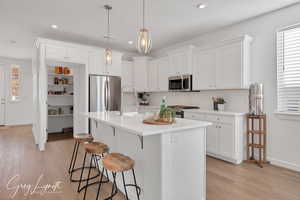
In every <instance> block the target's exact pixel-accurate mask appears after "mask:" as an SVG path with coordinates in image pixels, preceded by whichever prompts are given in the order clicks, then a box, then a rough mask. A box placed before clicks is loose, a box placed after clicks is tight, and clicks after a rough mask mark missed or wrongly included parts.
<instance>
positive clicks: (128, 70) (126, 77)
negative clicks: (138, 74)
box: [122, 61, 134, 92]
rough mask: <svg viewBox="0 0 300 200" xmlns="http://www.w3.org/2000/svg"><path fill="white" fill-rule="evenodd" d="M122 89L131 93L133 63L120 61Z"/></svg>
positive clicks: (132, 86)
mask: <svg viewBox="0 0 300 200" xmlns="http://www.w3.org/2000/svg"><path fill="white" fill-rule="evenodd" d="M122 88H123V91H125V92H132V91H133V88H134V85H133V63H132V62H129V61H122Z"/></svg>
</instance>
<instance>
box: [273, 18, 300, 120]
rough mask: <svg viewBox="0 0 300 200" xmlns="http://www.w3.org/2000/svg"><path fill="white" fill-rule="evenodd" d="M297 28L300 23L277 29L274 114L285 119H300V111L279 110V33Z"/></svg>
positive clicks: (299, 26)
mask: <svg viewBox="0 0 300 200" xmlns="http://www.w3.org/2000/svg"><path fill="white" fill-rule="evenodd" d="M295 28H299V29H300V23H297V24H294V25H291V26H286V27H283V28H280V29H278V30H277V31H276V37H275V38H276V39H275V42H276V86H277V87H276V97H277V104H276V111H275V112H274V114H276V115H277V116H278V118H280V119H284V120H300V111H299V112H290V111H279V80H278V77H279V74H278V73H279V69H278V68H279V63H278V57H279V55H278V35H279V33H280V32H283V31H287V30H291V29H295Z"/></svg>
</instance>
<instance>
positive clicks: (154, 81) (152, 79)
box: [148, 61, 158, 92]
mask: <svg viewBox="0 0 300 200" xmlns="http://www.w3.org/2000/svg"><path fill="white" fill-rule="evenodd" d="M157 75H158V71H157V62H156V61H151V62H150V63H149V67H148V91H150V92H154V91H157V90H158V89H157V88H158V77H157Z"/></svg>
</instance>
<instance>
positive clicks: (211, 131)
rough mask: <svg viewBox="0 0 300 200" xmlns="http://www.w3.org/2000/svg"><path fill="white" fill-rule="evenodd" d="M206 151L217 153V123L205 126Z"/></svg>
mask: <svg viewBox="0 0 300 200" xmlns="http://www.w3.org/2000/svg"><path fill="white" fill-rule="evenodd" d="M206 151H207V152H209V153H214V154H218V153H219V128H218V124H215V123H214V124H213V125H212V126H209V127H207V133H206Z"/></svg>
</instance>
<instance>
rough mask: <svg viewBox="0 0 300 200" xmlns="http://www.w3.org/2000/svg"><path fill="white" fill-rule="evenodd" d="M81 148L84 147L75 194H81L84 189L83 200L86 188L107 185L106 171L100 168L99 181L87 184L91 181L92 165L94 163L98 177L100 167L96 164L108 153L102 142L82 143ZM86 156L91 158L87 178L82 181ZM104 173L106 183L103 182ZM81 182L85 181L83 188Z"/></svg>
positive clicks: (107, 148)
mask: <svg viewBox="0 0 300 200" xmlns="http://www.w3.org/2000/svg"><path fill="white" fill-rule="evenodd" d="M83 147H84V150H85V154H84V159H83V164H82V170H81V175H80V179H79V184H78V188H77V192H81V191H82V190H83V189H84V197H83V199H84V200H85V199H86V193H87V188H88V187H89V186H91V185H94V184H100V185H101V184H102V183H108V182H109V177H108V173H107V170H105V169H104V168H102V173H101V180H100V181H95V182H92V183H89V180H90V179H91V178H90V174H91V168H92V163H93V162H94V165H95V166H96V169H97V170H98V172H99V175H100V166H99V164H98V160H99V159H102V158H103V157H104V154H105V153H108V152H109V147H108V146H107V145H106V144H104V143H102V142H90V143H84V144H83ZM88 154H89V155H90V157H91V159H90V164H89V171H88V176H87V178H86V179H82V176H83V170H84V168H86V166H85V162H86V157H87V155H88ZM104 171H105V172H106V179H107V180H106V181H103V173H104ZM83 181H86V184H85V185H84V186H83V187H81V183H82V182H83Z"/></svg>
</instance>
